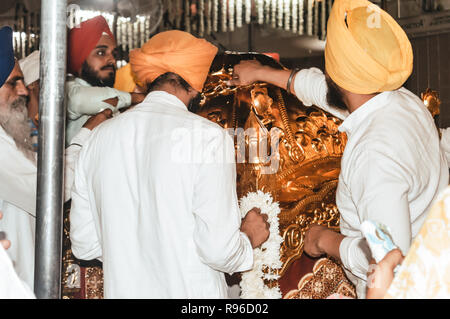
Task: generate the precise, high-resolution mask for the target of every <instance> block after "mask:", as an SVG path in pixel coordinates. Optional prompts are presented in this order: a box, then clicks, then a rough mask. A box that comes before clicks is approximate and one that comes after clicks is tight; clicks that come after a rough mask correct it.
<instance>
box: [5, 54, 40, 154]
mask: <svg viewBox="0 0 450 319" xmlns="http://www.w3.org/2000/svg"><path fill="white" fill-rule="evenodd" d="M27 99H28V90H27V88H26V87H25V84H24V83H23V74H22V71H21V70H20V67H19V64H18V63H17V62H16V64H15V66H14V69H13V71H12V72H11V74H10V75H9V77H8V79H7V80H6V82H5V83H4V84H3V86H2V87H1V88H0V126H1V127H2V128H3V129H4V130H5V132H6V133H7V134H8V135H9V136H11V137H12V138H13V139H14V141H15V143H16V146H17V148H18V149H19V150H20V151H22V152H23V154H24V155H25V156H26V157H27V158H29V159H30V160H34V154H33V143H32V141H31V127H30V125H29V123H28V121H29V120H28V110H27Z"/></svg>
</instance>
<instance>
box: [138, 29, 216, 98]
mask: <svg viewBox="0 0 450 319" xmlns="http://www.w3.org/2000/svg"><path fill="white" fill-rule="evenodd" d="M216 54H217V48H216V47H215V46H214V45H212V44H211V43H209V42H208V41H206V40H204V39H198V38H196V37H194V36H193V35H191V34H189V33H187V32H183V31H178V30H172V31H166V32H161V33H158V34H156V35H155V36H153V37H152V38H151V39H150V40H148V41H147V42H146V43H145V44H144V45H143V46H142V48H140V49H135V50H133V51H131V52H130V64H131V69H132V71H133V72H134V73H135V74H136V76H137V78H138V80H139V81H140V82H142V83H150V82H152V81H154V80H155V79H156V78H157V77H158V76H160V75H162V74H164V73H167V72H172V73H175V74H178V75H179V76H181V77H182V78H183V79H184V80H185V81H186V82H187V83H189V85H190V86H192V87H193V88H194V89H195V90H197V91H198V92H201V91H202V90H203V85H204V83H205V81H206V77H207V76H208V72H209V69H210V66H211V63H212V61H213V59H214V57H215V56H216Z"/></svg>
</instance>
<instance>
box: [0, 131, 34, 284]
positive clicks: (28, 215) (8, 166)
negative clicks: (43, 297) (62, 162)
mask: <svg viewBox="0 0 450 319" xmlns="http://www.w3.org/2000/svg"><path fill="white" fill-rule="evenodd" d="M0 164H1V165H0V211H2V212H3V219H0V231H4V232H5V233H6V236H7V238H8V239H9V240H10V241H11V247H10V248H9V249H8V255H9V257H10V258H11V260H12V262H13V264H14V267H15V270H16V272H17V274H18V275H19V277H20V278H21V279H22V280H24V281H25V282H26V283H27V284H28V286H30V287H33V285H34V232H35V221H36V215H35V210H36V208H35V206H36V169H37V168H36V164H35V163H33V162H32V161H30V160H29V159H27V158H26V157H25V155H24V154H23V153H22V152H21V151H20V150H19V149H18V148H17V146H16V143H15V142H14V140H13V139H12V138H11V137H10V136H9V135H8V134H7V133H6V132H5V131H4V130H3V128H2V127H1V126H0Z"/></svg>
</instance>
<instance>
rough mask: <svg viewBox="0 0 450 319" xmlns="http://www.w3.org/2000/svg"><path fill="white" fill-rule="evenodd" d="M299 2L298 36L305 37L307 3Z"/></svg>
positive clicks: (301, 0)
mask: <svg viewBox="0 0 450 319" xmlns="http://www.w3.org/2000/svg"><path fill="white" fill-rule="evenodd" d="M298 1H299V3H298V34H299V35H303V33H304V30H305V29H304V27H303V24H304V21H305V19H304V13H305V11H304V8H305V1H304V0H298Z"/></svg>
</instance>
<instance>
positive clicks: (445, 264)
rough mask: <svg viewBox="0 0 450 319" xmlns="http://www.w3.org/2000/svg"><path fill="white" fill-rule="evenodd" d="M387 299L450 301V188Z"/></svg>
mask: <svg viewBox="0 0 450 319" xmlns="http://www.w3.org/2000/svg"><path fill="white" fill-rule="evenodd" d="M385 298H401V299H405V298H409V299H425V298H427V299H429V298H446V299H447V298H450V187H449V188H447V189H446V190H444V192H443V193H442V194H441V195H440V197H439V198H438V201H437V202H436V203H435V204H434V206H433V208H432V209H431V211H430V213H429V215H428V217H427V219H426V221H425V223H424V225H423V227H422V229H421V231H420V233H419V235H418V236H417V237H416V238H415V240H414V242H413V244H412V245H411V248H410V250H409V251H408V254H407V255H406V257H405V260H404V261H403V263H402V265H401V266H400V268H399V270H398V272H397V274H396V276H395V278H394V280H393V282H392V284H391V286H390V287H389V289H388V292H387V294H386V296H385Z"/></svg>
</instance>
